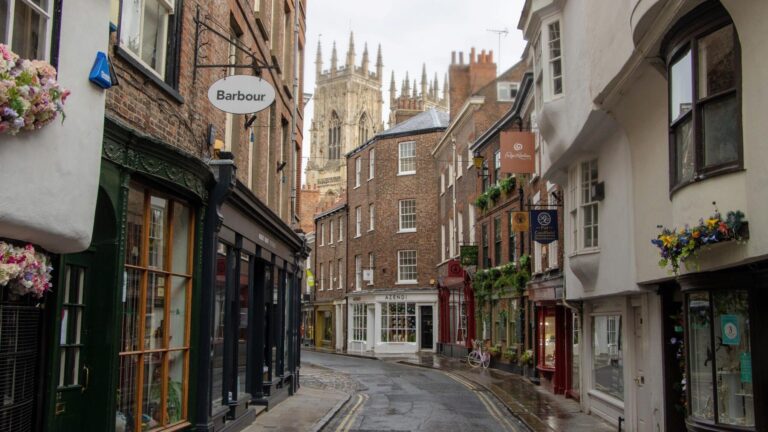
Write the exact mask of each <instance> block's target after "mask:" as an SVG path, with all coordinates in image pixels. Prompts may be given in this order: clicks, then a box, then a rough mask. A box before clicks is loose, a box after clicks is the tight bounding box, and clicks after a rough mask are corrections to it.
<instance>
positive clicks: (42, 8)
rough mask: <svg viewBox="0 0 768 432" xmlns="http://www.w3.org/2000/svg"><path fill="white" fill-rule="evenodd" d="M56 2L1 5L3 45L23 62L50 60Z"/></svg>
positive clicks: (11, 0)
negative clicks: (53, 13)
mask: <svg viewBox="0 0 768 432" xmlns="http://www.w3.org/2000/svg"><path fill="white" fill-rule="evenodd" d="M54 3H55V2H54V1H53V0H48V1H41V0H3V1H2V2H0V43H3V44H5V45H8V46H9V48H10V49H11V51H13V52H15V53H16V54H18V55H19V57H21V58H23V59H30V60H48V56H49V52H50V50H51V24H52V22H53V19H52V12H53V5H54ZM113 8H114V5H113Z"/></svg>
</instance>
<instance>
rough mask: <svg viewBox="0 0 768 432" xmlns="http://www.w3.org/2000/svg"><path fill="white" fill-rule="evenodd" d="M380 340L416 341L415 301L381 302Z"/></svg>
mask: <svg viewBox="0 0 768 432" xmlns="http://www.w3.org/2000/svg"><path fill="white" fill-rule="evenodd" d="M381 341H382V342H416V303H405V302H397V303H389V302H385V303H382V304H381Z"/></svg>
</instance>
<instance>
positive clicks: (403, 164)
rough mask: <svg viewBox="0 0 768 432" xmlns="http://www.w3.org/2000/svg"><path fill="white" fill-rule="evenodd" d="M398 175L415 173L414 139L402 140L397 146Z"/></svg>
mask: <svg viewBox="0 0 768 432" xmlns="http://www.w3.org/2000/svg"><path fill="white" fill-rule="evenodd" d="M398 149H399V161H398V171H397V174H398V175H406V174H416V141H408V142H402V143H400V144H399V146H398Z"/></svg>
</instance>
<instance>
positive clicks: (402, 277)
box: [397, 250, 417, 283]
mask: <svg viewBox="0 0 768 432" xmlns="http://www.w3.org/2000/svg"><path fill="white" fill-rule="evenodd" d="M416 280H417V274H416V251H415V250H403V251H398V252H397V282H398V283H416Z"/></svg>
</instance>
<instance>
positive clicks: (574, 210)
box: [567, 166, 579, 252]
mask: <svg viewBox="0 0 768 432" xmlns="http://www.w3.org/2000/svg"><path fill="white" fill-rule="evenodd" d="M578 189H579V169H578V166H572V167H571V168H570V169H569V170H568V196H567V200H568V206H569V209H568V210H569V211H568V216H569V220H568V222H569V223H570V225H571V229H570V231H569V235H570V238H569V239H568V242H569V244H570V245H571V252H576V251H577V250H578V249H579V204H578V203H579V201H578V199H579V198H578V197H579V195H578V192H577V191H578Z"/></svg>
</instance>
